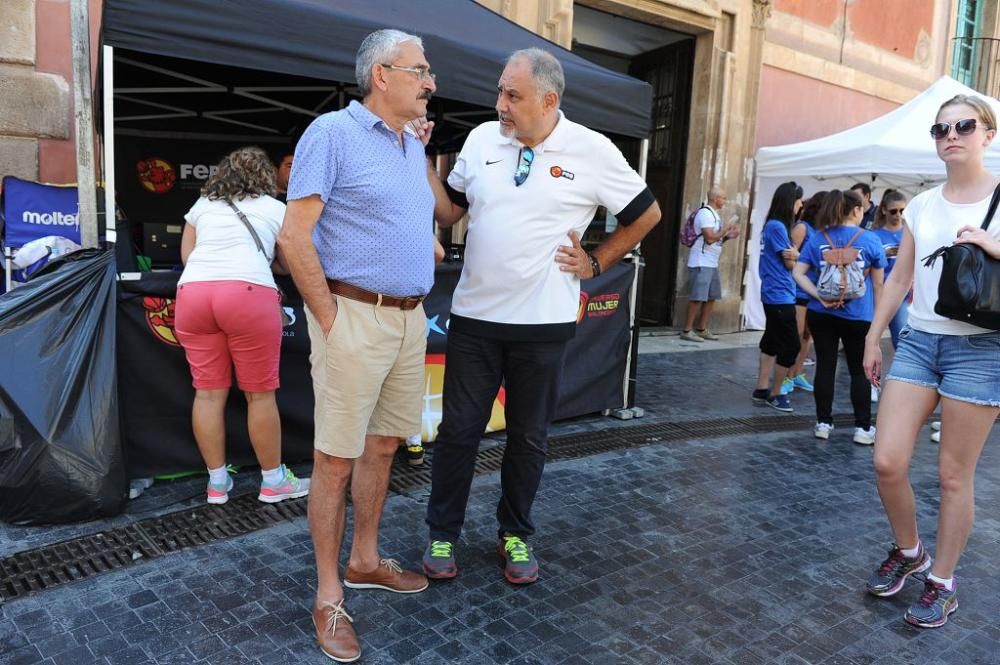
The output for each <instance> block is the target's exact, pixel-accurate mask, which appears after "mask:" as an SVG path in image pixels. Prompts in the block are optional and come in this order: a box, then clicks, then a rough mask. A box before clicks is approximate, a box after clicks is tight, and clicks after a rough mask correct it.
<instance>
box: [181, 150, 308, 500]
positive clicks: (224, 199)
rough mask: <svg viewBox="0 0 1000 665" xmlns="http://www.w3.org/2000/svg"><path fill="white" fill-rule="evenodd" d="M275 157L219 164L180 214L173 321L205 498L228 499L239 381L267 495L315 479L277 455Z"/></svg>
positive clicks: (258, 155) (276, 496) (287, 495)
mask: <svg viewBox="0 0 1000 665" xmlns="http://www.w3.org/2000/svg"><path fill="white" fill-rule="evenodd" d="M276 191H277V187H276V182H275V171H274V165H272V164H271V161H270V159H268V157H267V155H266V154H265V153H264V151H263V150H261V149H260V148H240V149H239V150H236V151H235V152H233V153H231V154H229V155H227V156H226V157H225V158H223V160H222V161H221V162H220V163H219V166H218V170H217V171H216V172H215V173H214V174H213V175H212V176H211V177H210V178H209V179H208V181H207V182H206V183H205V186H204V187H203V188H202V190H201V198H199V199H198V201H197V202H195V204H194V206H192V207H191V210H189V211H188V213H187V214H186V215H185V216H184V219H185V220H186V221H187V224H186V225H185V227H184V235H183V236H182V238H181V261H182V262H183V263H184V272H183V274H181V278H180V280H178V282H177V304H176V312H175V329H176V331H177V338H178V340H180V343H181V345H182V346H183V347H184V353H185V355H186V356H187V361H188V364H189V365H191V375H192V377H193V379H194V388H195V397H194V407H193V408H192V413H191V421H192V425H193V428H194V438H195V440H196V441H197V442H198V449H199V450H200V451H201V455H202V457H203V458H204V459H205V464H206V465H207V466H208V474H209V479H208V502H209V503H216V504H221V503H225V502H226V501H228V500H229V490H231V489H232V487H233V481H232V479H231V478H230V477H229V474H228V473H227V472H226V429H225V408H226V399H227V398H228V397H229V388H230V385H231V384H232V375H233V368H234V367H235V368H236V381H237V383H238V384H239V387H240V390H242V391H243V394H244V395H246V400H247V427H248V429H249V431H250V442H251V443H252V444H253V449H254V453H255V454H256V455H257V461H258V462H259V463H260V468H261V476H262V478H261V486H260V495H259V496H258V497H257V498H258V499H260V500H261V501H264V502H267V503H276V502H278V501H282V500H284V499H292V498H297V497H301V496H305V495H306V494H308V493H309V481H308V480H303V479H299V478H296V477H295V475H294V474H293V473H292V472H291V471H290V470H289V469H288V468H287V467H285V465H283V464H282V463H281V419H280V417H279V415H278V405H277V403H276V402H275V399H274V392H275V390H277V388H278V361H279V355H280V351H281V334H282V333H281V328H282V322H281V312H280V309H279V305H278V303H279V296H278V290H277V286H276V285H275V282H274V275H273V274H272V269H278V270H281V266H282V263H281V259H280V257H279V256H278V255H277V254H276V249H277V247H276V245H275V238H277V235H278V231H279V230H280V229H281V223H282V220H283V219H284V216H285V205H284V204H283V203H281V202H280V201H278V200H276V199H274V198H272V196H273V195H274V194H275V193H276Z"/></svg>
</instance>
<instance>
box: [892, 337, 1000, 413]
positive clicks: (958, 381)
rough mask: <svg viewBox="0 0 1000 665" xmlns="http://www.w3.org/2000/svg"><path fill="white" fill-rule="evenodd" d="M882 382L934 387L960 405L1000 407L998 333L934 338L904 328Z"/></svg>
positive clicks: (999, 346) (999, 340)
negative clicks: (962, 403) (890, 365)
mask: <svg viewBox="0 0 1000 665" xmlns="http://www.w3.org/2000/svg"><path fill="white" fill-rule="evenodd" d="M886 380H888V381H903V382H904V383H912V384H914V385H917V386H925V387H927V388H934V389H935V390H937V391H938V394H939V395H941V396H942V397H948V398H950V399H954V400H958V401H960V402H969V403H971V404H979V405H982V406H1000V332H991V333H984V334H982V335H936V334H934V333H927V332H922V331H920V330H914V329H913V328H911V327H910V326H906V327H905V328H903V329H902V330H901V331H899V348H897V349H896V357H895V358H894V359H893V361H892V367H891V368H890V370H889V374H888V376H886Z"/></svg>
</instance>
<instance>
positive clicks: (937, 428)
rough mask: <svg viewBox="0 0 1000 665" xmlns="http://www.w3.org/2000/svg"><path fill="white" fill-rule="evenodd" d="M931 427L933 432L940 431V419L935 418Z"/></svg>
mask: <svg viewBox="0 0 1000 665" xmlns="http://www.w3.org/2000/svg"><path fill="white" fill-rule="evenodd" d="M931 429H932V430H934V431H935V432H940V431H941V421H940V420H935V421H934V422H932V423H931Z"/></svg>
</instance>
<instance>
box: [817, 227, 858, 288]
mask: <svg viewBox="0 0 1000 665" xmlns="http://www.w3.org/2000/svg"><path fill="white" fill-rule="evenodd" d="M862 233H864V229H858V231H857V233H855V234H854V235H853V236H851V239H850V240H849V241H848V242H847V244H846V245H844V246H843V247H837V246H836V245H835V244H834V243H833V240H831V239H830V236H829V235H827V233H826V231H823V237H824V238H825V239H826V241H827V243H829V245H830V247H829V248H828V249H824V250H823V261H824V262H825V265H824V266H823V267H822V269H820V271H819V280H817V282H816V290H817V291H818V292H819V295H820V297H821V298H822V299H823V300H832V301H836V302H844V301H845V300H856V299H858V298H861V297H863V296H864V295H865V277H867V276H868V272H869V271H868V270H865V269H864V268H862V267H861V266H860V265H859V264H858V263H857V260H858V256H859V254H860V253H861V250H859V249H858V248H857V247H851V245H852V244H854V241H855V240H857V238H858V236H860V235H861V234H862Z"/></svg>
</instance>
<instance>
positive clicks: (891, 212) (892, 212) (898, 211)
mask: <svg viewBox="0 0 1000 665" xmlns="http://www.w3.org/2000/svg"><path fill="white" fill-rule="evenodd" d="M885 214H887V215H902V214H903V209H902V208H893V209H891V210H886V211H885Z"/></svg>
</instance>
